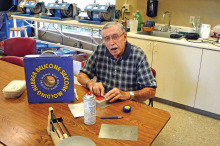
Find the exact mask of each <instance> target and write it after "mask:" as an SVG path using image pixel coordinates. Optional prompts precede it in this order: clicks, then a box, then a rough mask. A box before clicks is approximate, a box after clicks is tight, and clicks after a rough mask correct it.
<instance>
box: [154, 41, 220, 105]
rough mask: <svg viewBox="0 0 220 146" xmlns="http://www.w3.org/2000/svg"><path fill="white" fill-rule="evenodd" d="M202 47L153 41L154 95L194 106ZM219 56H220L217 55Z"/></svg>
mask: <svg viewBox="0 0 220 146" xmlns="http://www.w3.org/2000/svg"><path fill="white" fill-rule="evenodd" d="M201 56H202V49H199V48H193V47H188V46H181V45H175V44H169V43H162V42H155V43H154V50H153V63H152V67H153V68H154V69H155V70H156V71H157V76H156V80H157V84H158V88H157V91H156V97H159V98H163V99H166V100H169V101H173V102H177V103H180V104H184V105H188V106H192V107H193V106H194V102H195V96H196V89H197V83H198V76H199V69H200V62H201ZM219 58H220V57H219Z"/></svg>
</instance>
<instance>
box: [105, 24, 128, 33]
mask: <svg viewBox="0 0 220 146" xmlns="http://www.w3.org/2000/svg"><path fill="white" fill-rule="evenodd" d="M114 25H118V27H119V28H120V30H121V32H122V33H123V32H125V28H124V26H123V25H122V24H121V23H119V22H108V23H106V24H105V25H104V26H103V27H102V30H104V29H107V28H110V27H112V26H114Z"/></svg>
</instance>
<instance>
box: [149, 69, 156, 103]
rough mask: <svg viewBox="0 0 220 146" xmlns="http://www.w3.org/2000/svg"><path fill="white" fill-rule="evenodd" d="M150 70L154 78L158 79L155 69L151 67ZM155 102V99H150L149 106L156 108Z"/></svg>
mask: <svg viewBox="0 0 220 146" xmlns="http://www.w3.org/2000/svg"><path fill="white" fill-rule="evenodd" d="M150 69H151V71H152V73H153V75H154V77H155V78H156V70H155V69H153V68H152V67H151V68H150ZM153 101H154V99H153V98H150V99H149V103H148V106H152V107H153V106H154V105H153Z"/></svg>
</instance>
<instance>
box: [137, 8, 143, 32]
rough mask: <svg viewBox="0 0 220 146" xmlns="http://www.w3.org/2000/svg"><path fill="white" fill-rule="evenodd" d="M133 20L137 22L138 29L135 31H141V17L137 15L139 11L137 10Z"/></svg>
mask: <svg viewBox="0 0 220 146" xmlns="http://www.w3.org/2000/svg"><path fill="white" fill-rule="evenodd" d="M135 19H136V20H138V28H137V31H141V25H142V16H141V14H140V13H139V10H137V13H136V14H135Z"/></svg>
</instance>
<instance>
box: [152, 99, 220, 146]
mask: <svg viewBox="0 0 220 146" xmlns="http://www.w3.org/2000/svg"><path fill="white" fill-rule="evenodd" d="M154 107H156V108H159V109H163V110H166V111H168V112H169V113H170V114H171V119H170V120H169V121H168V123H167V124H166V126H165V127H164V129H163V130H162V131H161V133H160V134H159V135H158V137H157V138H156V139H155V141H154V142H153V144H152V146H219V145H220V120H216V119H213V118H209V117H206V116H203V115H199V114H196V113H192V112H189V111H186V110H182V109H179V108H176V107H172V106H169V105H166V104H163V103H159V102H155V101H154Z"/></svg>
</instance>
